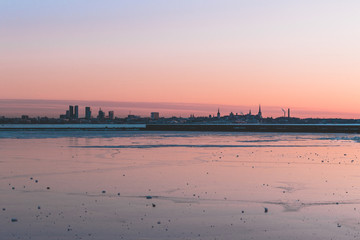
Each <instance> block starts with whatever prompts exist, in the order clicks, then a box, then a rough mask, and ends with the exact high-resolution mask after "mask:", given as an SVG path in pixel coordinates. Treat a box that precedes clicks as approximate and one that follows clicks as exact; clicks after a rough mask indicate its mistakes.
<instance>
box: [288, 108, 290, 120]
mask: <svg viewBox="0 0 360 240" xmlns="http://www.w3.org/2000/svg"><path fill="white" fill-rule="evenodd" d="M288 118H290V108H288Z"/></svg>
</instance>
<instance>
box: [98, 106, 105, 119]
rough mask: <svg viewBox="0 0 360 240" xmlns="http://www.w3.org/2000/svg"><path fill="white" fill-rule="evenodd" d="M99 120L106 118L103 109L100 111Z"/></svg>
mask: <svg viewBox="0 0 360 240" xmlns="http://www.w3.org/2000/svg"><path fill="white" fill-rule="evenodd" d="M97 118H98V119H100V120H102V119H104V118H105V113H104V112H103V111H102V110H101V108H100V109H99V113H98V116H97Z"/></svg>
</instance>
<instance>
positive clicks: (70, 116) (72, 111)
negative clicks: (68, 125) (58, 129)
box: [69, 105, 74, 119]
mask: <svg viewBox="0 0 360 240" xmlns="http://www.w3.org/2000/svg"><path fill="white" fill-rule="evenodd" d="M69 118H71V119H73V118H74V106H71V105H70V106H69Z"/></svg>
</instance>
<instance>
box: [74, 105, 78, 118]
mask: <svg viewBox="0 0 360 240" xmlns="http://www.w3.org/2000/svg"><path fill="white" fill-rule="evenodd" d="M74 118H75V119H78V118H79V106H78V105H75V113H74Z"/></svg>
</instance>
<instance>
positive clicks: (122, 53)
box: [0, 0, 360, 118]
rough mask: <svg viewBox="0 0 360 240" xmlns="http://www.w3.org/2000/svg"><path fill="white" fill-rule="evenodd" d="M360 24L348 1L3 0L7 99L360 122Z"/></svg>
mask: <svg viewBox="0 0 360 240" xmlns="http://www.w3.org/2000/svg"><path fill="white" fill-rule="evenodd" d="M359 23H360V2H359V1H347V0H344V1H332V0H326V1H325V0H318V1H313V0H312V1H308V0H303V1H288V0H287V1H285V0H284V1H278V0H274V1H268V0H262V1H260V0H248V1H241V0H221V1H220V0H219V1H211V0H181V1H176V0H173V1H168V0H162V1H160V0H152V1H148V0H146V1H141V0H139V1H137V0H129V1H125V0H124V1H121V0H117V1H115V0H114V1H109V0H102V1H94V0H63V1H56V0H47V1H42V0H41V1H40V0H39V1H36V0H22V1H20V0H1V1H0V86H1V87H0V99H10V100H15V99H30V100H31V99H41V100H58V101H60V100H61V101H63V100H65V101H67V100H74V101H75V100H78V101H100V102H101V101H105V102H106V101H107V102H127V103H131V102H136V103H144V104H145V105H146V106H147V107H149V108H151V103H154V106H157V105H156V104H155V103H163V104H173V105H172V106H174V105H176V104H179V103H182V104H184V105H187V106H188V105H189V104H190V105H191V104H195V105H196V106H198V107H199V111H205V110H207V108H203V109H202V107H201V106H205V105H206V106H209V105H211V106H214V108H215V109H214V111H216V106H244V107H243V108H242V109H241V110H242V111H247V109H248V108H249V107H252V108H253V109H252V110H253V111H255V110H257V109H256V108H257V106H258V104H261V105H262V106H264V107H265V109H266V107H268V109H270V108H271V109H274V111H272V110H271V111H269V112H265V111H264V115H265V116H266V115H267V116H274V115H276V114H279V115H281V114H282V112H281V108H291V109H293V111H292V112H293V113H296V111H298V113H299V116H301V117H310V116H314V117H316V116H329V117H342V116H346V117H352V118H360V107H359V106H360V98H359V97H358V95H359V89H360V68H359V66H360V44H359V43H360V30H359V27H358V24H359ZM15 102H16V101H15ZM74 104H75V103H74ZM149 104H150V105H149ZM145 105H144V106H145ZM238 109H239V108H238ZM238 109H234V110H233V111H234V112H239V111H240V110H238ZM209 114H210V113H209ZM211 114H212V113H211ZM0 115H1V113H0Z"/></svg>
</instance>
